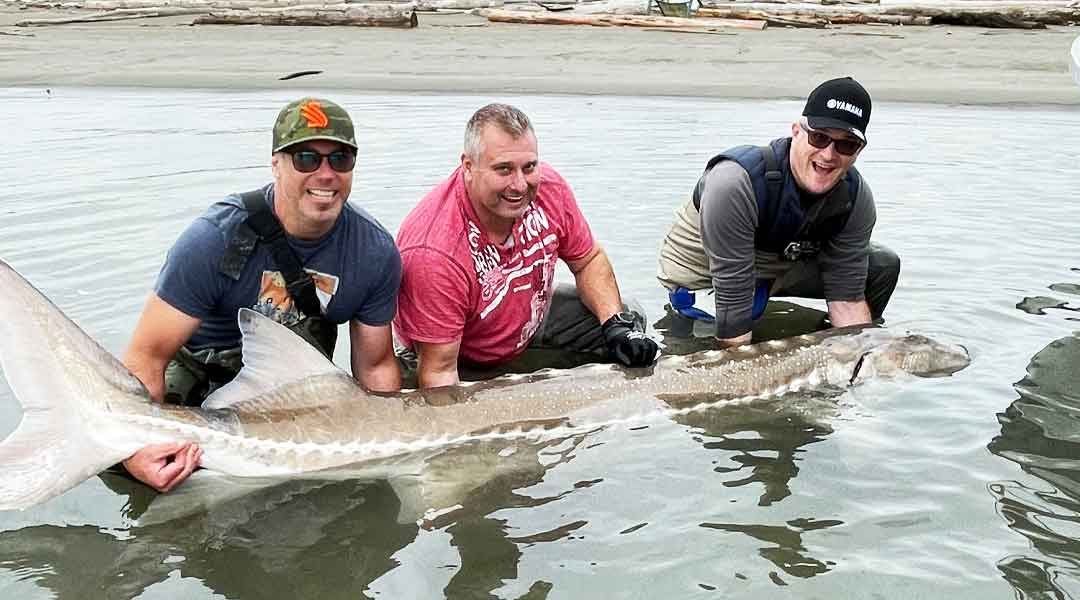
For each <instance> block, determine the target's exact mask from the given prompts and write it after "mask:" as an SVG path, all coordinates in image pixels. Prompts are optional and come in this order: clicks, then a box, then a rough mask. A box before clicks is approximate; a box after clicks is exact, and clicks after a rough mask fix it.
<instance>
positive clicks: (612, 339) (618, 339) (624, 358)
mask: <svg viewBox="0 0 1080 600" xmlns="http://www.w3.org/2000/svg"><path fill="white" fill-rule="evenodd" d="M602 328H603V332H604V344H605V345H606V346H607V350H608V356H609V357H611V358H612V359H614V360H615V361H617V362H619V363H621V364H623V365H625V366H627V367H647V366H649V365H651V364H652V363H653V360H654V359H656V352H657V350H659V348H658V347H657V345H656V342H654V341H652V339H651V338H649V337H648V336H647V335H645V332H643V331H639V330H638V329H637V328H636V323H635V322H634V314H633V313H628V312H621V313H615V315H614V316H613V317H611V318H610V319H608V320H607V321H605V322H604V324H603V325H602Z"/></svg>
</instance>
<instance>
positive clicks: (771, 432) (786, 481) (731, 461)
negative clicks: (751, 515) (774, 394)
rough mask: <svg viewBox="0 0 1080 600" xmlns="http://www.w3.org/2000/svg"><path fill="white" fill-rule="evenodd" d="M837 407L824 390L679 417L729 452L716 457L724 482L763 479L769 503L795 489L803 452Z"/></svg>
mask: <svg viewBox="0 0 1080 600" xmlns="http://www.w3.org/2000/svg"><path fill="white" fill-rule="evenodd" d="M835 410H836V405H835V402H834V401H832V400H830V399H829V398H827V397H825V396H823V395H812V394H800V395H799V396H798V397H796V396H794V395H792V396H787V397H785V398H782V399H778V400H776V401H772V402H756V403H751V404H739V405H734V406H718V407H715V408H710V409H708V410H703V411H695V412H690V413H686V414H681V415H677V416H675V417H674V419H675V421H677V422H678V423H681V424H683V425H687V426H689V427H692V428H693V430H692V431H693V434H694V437H695V439H696V440H697V441H699V442H700V443H701V445H702V446H703V447H704V448H705V449H706V450H716V451H720V452H723V453H724V454H723V456H724V457H725V459H724V460H726V461H727V462H724V461H723V460H717V461H714V462H715V463H716V465H717V466H716V467H714V469H713V470H714V471H715V472H716V473H718V474H719V475H720V476H721V477H723V479H724V486H725V487H742V486H748V485H759V486H761V488H762V491H761V495H760V497H759V498H758V506H770V505H772V504H773V503H776V502H779V501H781V500H783V499H784V498H787V497H788V496H790V495H791V480H792V479H794V478H795V477H796V476H797V475H798V474H799V466H798V464H797V463H798V462H799V461H800V457H799V455H800V454H802V453H804V452H805V447H806V446H808V445H810V444H814V443H817V442H820V441H821V440H823V439H824V438H825V437H826V436H827V435H829V434H830V433H832V428H831V427H830V426H829V425H828V424H827V423H826V422H824V421H823V418H824V417H823V416H822V415H825V414H833V413H834V412H835ZM822 411H827V412H822Z"/></svg>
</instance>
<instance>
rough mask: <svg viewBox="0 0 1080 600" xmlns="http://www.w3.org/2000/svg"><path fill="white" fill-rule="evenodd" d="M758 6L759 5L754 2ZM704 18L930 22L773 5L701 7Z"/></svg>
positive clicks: (822, 23)
mask: <svg viewBox="0 0 1080 600" xmlns="http://www.w3.org/2000/svg"><path fill="white" fill-rule="evenodd" d="M744 6H745V5H744ZM755 6H760V3H759V4H755ZM697 14H698V16H701V17H719V18H726V19H759V20H762V21H766V22H768V23H769V24H770V25H776V26H793V27H798V26H799V25H795V24H792V23H788V21H792V22H800V21H804V22H806V23H808V24H815V25H802V26H803V27H807V26H818V25H816V24H820V26H821V27H824V26H825V25H829V24H832V25H864V24H867V23H884V24H888V25H930V21H931V19H930V17H919V16H912V15H886V14H880V13H865V12H857V11H827V12H823V11H817V10H812V9H799V10H791V9H785V8H779V7H776V8H772V9H769V10H761V9H760V8H757V9H752V10H751V9H745V8H740V7H738V6H732V7H730V8H702V9H700V10H698V12H697Z"/></svg>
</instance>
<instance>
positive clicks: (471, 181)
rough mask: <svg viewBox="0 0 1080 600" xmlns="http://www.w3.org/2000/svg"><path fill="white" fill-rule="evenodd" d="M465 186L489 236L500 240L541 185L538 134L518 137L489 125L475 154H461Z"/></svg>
mask: <svg viewBox="0 0 1080 600" xmlns="http://www.w3.org/2000/svg"><path fill="white" fill-rule="evenodd" d="M461 168H462V172H463V176H464V179H465V189H466V191H467V192H468V194H469V201H470V202H471V203H472V207H473V210H475V211H476V216H477V217H478V218H479V219H480V224H481V225H483V227H484V229H485V230H486V231H485V232H486V233H487V234H488V236H489V237H490V238H491V239H492V240H493V241H496V242H501V241H503V240H504V239H506V237H507V236H508V235H510V231H511V230H512V228H513V225H514V223H515V222H516V221H517V220H518V219H519V218H520V217H521V215H522V214H523V213H524V212H525V209H526V208H528V206H529V204H531V203H532V201H533V200H535V199H536V189H537V187H538V186H539V185H540V164H539V158H538V155H537V150H536V135H535V134H533V132H532V131H526V132H525V133H524V134H522V135H521V136H518V137H516V138H515V137H514V136H512V135H511V134H509V133H507V132H506V131H504V130H503V129H502V128H500V127H498V126H497V125H493V124H488V125H486V126H484V129H483V130H482V132H481V135H480V143H479V145H478V148H477V149H476V155H475V156H470V155H469V153H465V154H462V155H461Z"/></svg>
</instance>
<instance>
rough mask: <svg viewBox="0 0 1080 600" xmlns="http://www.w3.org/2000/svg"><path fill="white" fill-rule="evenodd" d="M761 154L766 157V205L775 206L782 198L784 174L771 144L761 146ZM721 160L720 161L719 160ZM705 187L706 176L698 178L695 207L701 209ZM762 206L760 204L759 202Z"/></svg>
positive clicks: (694, 196)
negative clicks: (702, 193)
mask: <svg viewBox="0 0 1080 600" xmlns="http://www.w3.org/2000/svg"><path fill="white" fill-rule="evenodd" d="M761 156H762V158H764V159H765V194H766V202H765V206H768V207H775V206H777V202H778V201H779V199H780V188H781V187H782V186H783V185H784V174H783V173H781V172H780V168H779V167H778V166H777V164H776V153H775V152H773V149H772V146H771V145H770V144H765V145H764V146H761ZM717 162H719V161H717ZM714 165H715V163H710V164H709V166H708V167H707V168H712V167H713V166H714ZM704 189H705V176H704V175H702V176H701V179H698V185H697V189H695V190H694V195H693V200H694V208H695V209H697V210H698V211H699V212H700V211H701V192H702V190H704ZM759 206H760V204H759Z"/></svg>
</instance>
